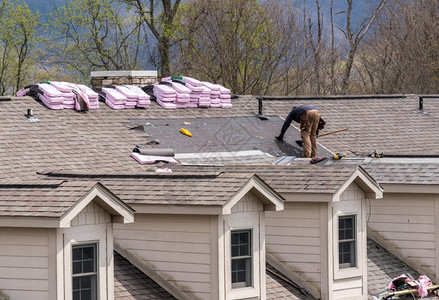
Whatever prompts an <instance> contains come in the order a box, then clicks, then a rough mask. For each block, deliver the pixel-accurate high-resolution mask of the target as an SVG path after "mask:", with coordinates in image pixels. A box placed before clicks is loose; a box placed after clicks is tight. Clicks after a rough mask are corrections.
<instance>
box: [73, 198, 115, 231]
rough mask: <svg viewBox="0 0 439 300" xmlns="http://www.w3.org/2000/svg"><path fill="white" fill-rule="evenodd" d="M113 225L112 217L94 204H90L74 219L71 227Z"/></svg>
mask: <svg viewBox="0 0 439 300" xmlns="http://www.w3.org/2000/svg"><path fill="white" fill-rule="evenodd" d="M105 223H111V215H110V214H109V213H108V212H107V211H105V210H104V209H103V208H101V207H100V206H99V205H97V204H96V203H94V202H90V203H89V204H88V205H87V206H86V207H84V209H83V210H82V211H81V212H80V213H79V214H78V215H77V216H76V217H74V218H73V220H72V221H71V226H72V227H76V226H86V225H97V224H105Z"/></svg>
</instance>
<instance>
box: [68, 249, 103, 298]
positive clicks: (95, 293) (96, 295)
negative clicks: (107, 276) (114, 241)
mask: <svg viewBox="0 0 439 300" xmlns="http://www.w3.org/2000/svg"><path fill="white" fill-rule="evenodd" d="M85 247H92V248H93V269H94V271H93V272H86V273H83V272H81V273H74V263H75V262H78V261H75V260H74V250H75V249H77V248H85ZM71 251H72V252H71V253H72V256H71V262H72V268H71V271H72V274H71V276H72V299H75V297H74V292H75V289H74V280H75V278H81V277H89V276H94V287H93V286H92V287H91V290H92V291H93V290H94V291H93V292H92V293H93V295H92V298H91V300H97V299H99V267H98V266H99V264H98V263H99V243H98V242H95V243H78V244H72V245H71ZM80 261H81V262H84V260H80ZM81 300H82V299H81Z"/></svg>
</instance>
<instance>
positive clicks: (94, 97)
mask: <svg viewBox="0 0 439 300" xmlns="http://www.w3.org/2000/svg"><path fill="white" fill-rule="evenodd" d="M74 86H75V87H76V88H78V89H80V90H81V91H82V92H83V93H84V94H85V95H86V96H87V97H88V102H89V104H90V109H98V108H99V94H98V93H96V92H95V91H93V90H92V89H91V88H89V87H88V86H86V85H83V84H74Z"/></svg>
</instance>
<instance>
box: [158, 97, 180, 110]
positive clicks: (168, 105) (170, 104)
mask: <svg viewBox="0 0 439 300" xmlns="http://www.w3.org/2000/svg"><path fill="white" fill-rule="evenodd" d="M156 102H157V103H158V104H159V105H160V106H161V107H163V108H168V109H174V108H177V105H176V104H175V103H174V102H163V101H161V100H160V99H159V98H157V99H156Z"/></svg>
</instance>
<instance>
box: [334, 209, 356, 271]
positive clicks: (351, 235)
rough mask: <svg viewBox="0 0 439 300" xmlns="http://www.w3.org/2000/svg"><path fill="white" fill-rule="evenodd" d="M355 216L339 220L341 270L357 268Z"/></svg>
mask: <svg viewBox="0 0 439 300" xmlns="http://www.w3.org/2000/svg"><path fill="white" fill-rule="evenodd" d="M355 232H356V226H355V215H350V216H340V217H339V218H338V239H339V240H338V262H339V264H340V269H342V268H351V267H356V261H357V258H356V253H355V252H356V251H355V249H356V247H355V244H356V234H355Z"/></svg>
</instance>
